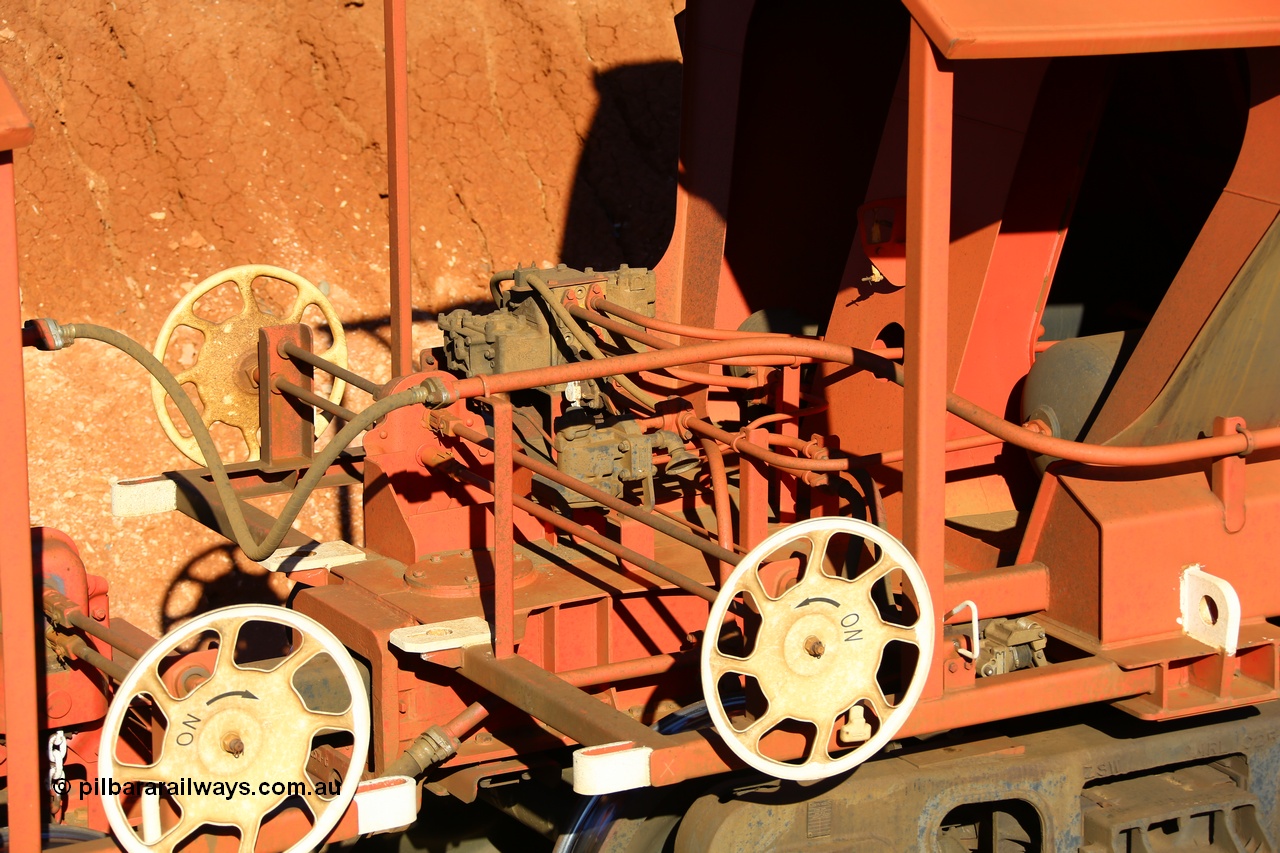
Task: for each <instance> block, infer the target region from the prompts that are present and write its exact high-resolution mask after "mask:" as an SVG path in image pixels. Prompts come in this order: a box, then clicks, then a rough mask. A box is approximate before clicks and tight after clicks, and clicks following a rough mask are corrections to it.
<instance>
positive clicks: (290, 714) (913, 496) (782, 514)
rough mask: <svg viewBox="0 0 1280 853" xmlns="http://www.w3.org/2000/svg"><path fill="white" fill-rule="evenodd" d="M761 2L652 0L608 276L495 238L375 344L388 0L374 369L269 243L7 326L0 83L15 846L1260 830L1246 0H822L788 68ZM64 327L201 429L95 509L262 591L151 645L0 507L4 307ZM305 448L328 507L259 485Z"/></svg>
mask: <svg viewBox="0 0 1280 853" xmlns="http://www.w3.org/2000/svg"><path fill="white" fill-rule="evenodd" d="M805 14H807V12H806V11H805V10H803V9H801V8H799V7H795V6H790V5H788V4H777V3H774V4H767V3H764V2H759V3H755V4H753V3H750V2H741V3H733V2H721V0H698V2H692V0H691V2H690V3H689V7H688V9H687V10H685V11H683V12H682V13H681V14H680V15H679V16H678V22H677V23H678V26H679V27H680V32H681V38H682V46H683V49H684V54H685V58H684V70H683V73H684V82H683V95H684V107H683V125H682V129H681V138H682V145H681V161H680V171H679V174H680V183H679V188H678V191H677V192H676V197H675V215H674V222H675V225H674V229H673V233H672V236H671V240H670V244H669V246H668V248H667V251H666V253H665V255H664V256H663V257H662V258H661V261H660V262H658V263H657V264H656V265H655V266H654V267H653V268H652V269H647V268H639V267H620V268H618V269H615V270H607V271H599V270H595V269H591V268H585V269H582V270H578V269H571V268H568V267H565V266H560V267H555V268H541V267H525V266H520V265H517V264H511V266H512V268H511V269H508V270H504V271H502V272H498V273H496V274H495V275H494V276H493V277H492V279H491V280H490V282H489V285H490V289H491V291H492V304H491V305H486V306H484V307H483V308H477V307H472V308H470V309H456V310H453V311H450V312H448V313H446V314H442V315H441V316H440V317H439V327H440V330H441V333H442V336H443V338H442V343H441V345H439V346H436V347H432V348H429V349H426V350H423V351H421V352H417V353H415V352H412V351H411V350H412V347H411V335H410V323H411V320H412V311H411V308H412V306H411V300H410V299H409V289H408V282H409V277H408V270H409V266H408V257H407V246H408V242H407V235H408V233H409V224H410V222H409V218H408V204H407V200H408V199H407V187H408V181H407V172H406V165H405V160H404V151H405V145H406V143H407V136H406V135H405V110H406V103H407V102H406V100H405V98H404V94H405V91H406V90H405V82H404V81H405V67H404V52H403V45H404V31H405V30H404V6H403V2H388V3H387V6H386V15H387V24H388V26H387V31H388V33H389V35H390V38H389V41H388V46H389V50H388V73H387V78H388V92H389V93H390V96H389V98H388V103H389V105H390V107H391V109H390V110H389V116H390V118H389V127H390V134H389V136H390V139H391V141H392V144H391V146H390V153H391V157H390V164H389V166H390V176H391V191H390V192H391V196H390V209H391V218H392V222H391V225H392V227H391V235H392V275H391V279H392V282H391V283H392V288H391V294H390V307H391V330H392V359H393V366H392V372H393V377H394V378H392V379H391V381H389V382H387V383H385V384H383V383H379V382H374V381H372V380H370V379H369V378H367V375H366V373H362V372H361V367H360V365H357V364H348V359H347V357H346V347H345V345H344V336H343V330H342V321H341V318H340V317H338V316H337V314H336V312H335V311H334V310H333V308H332V306H331V305H329V303H328V301H327V299H326V297H325V296H324V295H323V294H322V293H321V291H320V290H318V289H317V288H316V287H315V286H313V285H312V284H311V283H310V282H308V281H306V280H305V279H303V278H301V277H300V276H298V275H296V274H295V273H293V272H290V271H288V270H284V269H281V268H278V267H274V266H264V265H259V266H242V267H236V268H233V269H228V270H225V271H223V272H220V273H217V274H214V275H212V276H210V277H209V278H208V279H207V280H205V281H204V283H203V284H201V285H199V286H197V287H196V288H195V289H194V290H192V291H191V292H190V293H189V294H188V295H187V296H186V297H184V298H183V299H182V300H181V302H179V304H178V305H177V307H176V308H175V309H174V310H173V313H172V314H171V315H170V317H169V320H168V322H167V323H166V324H165V325H164V327H163V328H162V329H161V331H160V333H159V338H158V340H157V341H156V342H155V344H154V345H149V344H148V345H144V344H140V343H138V342H136V341H133V340H131V339H129V338H127V337H125V336H124V335H122V334H120V333H118V332H115V331H113V330H111V329H108V328H104V327H101V326H97V325H92V324H85V323H77V322H76V321H75V320H76V318H74V317H59V318H56V319H49V318H35V319H27V318H23V317H22V316H20V312H19V299H18V279H17V268H16V257H17V249H16V242H15V240H16V238H15V223H14V199H13V193H14V184H13V163H14V156H15V155H14V154H13V153H12V151H13V150H15V149H20V148H21V147H22V146H23V145H25V144H26V143H27V142H28V141H29V140H30V136H31V128H30V127H29V125H28V123H27V122H26V120H25V118H24V117H23V114H22V111H21V108H20V107H19V106H18V105H17V103H16V101H14V100H13V99H12V97H10V96H8V95H7V93H6V90H4V89H3V88H0V96H3V97H0V119H2V121H0V148H3V149H4V150H5V151H7V152H10V153H5V154H3V155H0V217H2V218H3V221H0V239H2V240H3V241H4V242H3V245H0V289H2V290H3V298H2V299H0V311H2V312H3V313H2V314H0V359H3V361H2V363H0V374H2V375H3V377H4V381H3V382H0V395H2V396H3V409H4V411H5V412H6V414H7V417H5V418H3V419H0V446H3V447H5V448H8V450H6V451H5V454H4V463H3V464H4V467H3V488H2V489H0V537H2V538H3V541H4V542H5V544H6V554H5V557H4V561H3V573H2V581H3V587H2V595H3V628H4V630H3V666H4V681H3V684H4V686H3V695H4V701H3V717H2V718H0V720H2V721H3V723H2V726H3V727H2V730H3V733H4V747H3V750H4V752H3V753H0V754H2V755H3V761H0V773H3V774H4V776H3V778H4V780H5V788H4V801H3V807H4V808H5V809H6V810H7V824H8V830H7V835H6V836H5V839H6V842H7V844H8V846H9V848H10V849H12V850H13V851H33V850H37V849H40V848H41V846H42V845H43V844H53V843H55V842H69V841H70V842H75V843H77V844H79V845H80V849H83V850H90V849H93V850H101V849H115V848H116V847H119V848H122V849H125V850H128V851H131V853H142V851H165V853H168V851H174V850H180V849H181V850H195V849H201V850H203V849H205V848H206V846H207V847H208V849H228V850H230V849H238V850H240V851H243V853H248V851H255V850H264V851H265V850H273V851H275V850H285V849H288V850H291V851H292V850H307V849H312V848H315V847H317V846H319V845H321V844H322V843H324V842H326V841H338V840H343V839H353V838H356V837H357V836H366V835H374V834H378V833H386V832H390V831H398V830H404V829H406V828H409V827H413V828H412V829H410V830H409V831H410V832H411V833H414V834H417V835H418V836H420V837H422V836H427V837H429V836H430V833H431V832H432V831H433V829H432V828H433V827H434V826H436V825H437V819H436V817H435V815H436V814H442V813H444V812H446V811H448V809H449V808H450V806H449V804H450V803H451V802H454V801H460V802H461V803H474V802H477V801H482V802H483V803H487V804H488V805H490V806H493V807H495V808H497V809H499V810H500V811H502V812H505V813H506V815H507V816H508V817H513V818H515V819H516V820H519V821H521V822H523V823H524V824H526V825H527V826H529V827H531V828H533V829H534V830H535V831H536V832H538V833H540V834H541V835H542V836H546V838H547V839H549V841H548V843H550V840H554V843H555V844H556V845H557V849H558V850H564V851H569V850H573V851H584V850H607V851H638V850H658V849H674V850H677V851H702V850H798V849H801V848H804V849H806V850H850V849H856V850H885V851H901V850H948V851H968V850H1037V849H1043V850H1077V849H1079V850H1087V851H1112V850H1115V851H1130V850H1134V851H1136V850H1157V849H1169V848H1171V847H1177V848H1178V849H1213V850H1247V851H1262V850H1274V849H1277V848H1276V846H1275V845H1277V844H1280V707H1278V706H1277V704H1276V703H1274V702H1273V701H1272V700H1274V699H1276V698H1277V695H1278V691H1280V651H1278V649H1280V627H1277V623H1280V583H1277V581H1276V577H1277V559H1278V558H1277V554H1278V553H1280V533H1277V531H1280V458H1278V452H1277V448H1280V218H1277V213H1278V212H1280V141H1278V140H1280V12H1278V11H1277V8H1276V6H1275V4H1274V2H1272V0H1219V2H1214V3H1204V2H1193V0H1134V1H1133V2H1129V3H1114V4H1097V3H1083V2H1081V3H1074V4H1071V3H1010V2H1005V0H964V2H960V0H907V1H906V4H905V8H904V7H902V6H899V5H896V4H892V3H879V2H867V3H860V4H856V5H855V6H854V7H853V10H852V11H850V12H849V13H848V14H849V15H850V16H851V20H852V21H853V22H854V24H855V25H856V26H854V27H853V29H852V30H851V32H853V33H854V35H853V36H851V37H850V38H849V39H848V40H847V41H846V42H845V43H844V45H843V47H844V49H843V50H838V51H831V50H827V51H826V53H825V54H824V55H823V56H819V57H816V58H815V56H814V52H813V51H811V50H809V49H808V48H807V42H806V41H805V39H804V38H800V37H793V36H795V34H796V33H797V32H802V27H800V26H799V24H798V23H797V22H798V21H799V22H801V23H802V22H803V16H804V15H805ZM796 69H800V72H805V73H807V72H809V71H813V72H815V73H814V74H813V75H812V77H811V78H810V79H806V78H805V77H804V74H803V73H800V72H797V70H796ZM833 69H839V70H840V73H839V74H837V73H835V72H834V71H833ZM817 72H822V73H817ZM777 75H782V76H781V77H778V76H777ZM779 79H781V80H783V82H784V83H785V85H779V84H778V83H777V81H778V80H779ZM833 116H834V117H835V118H833ZM815 152H819V153H815ZM17 156H19V157H20V156H21V154H20V153H19V154H18V155H17ZM673 167H674V164H673ZM268 260H269V259H268ZM264 282H265V283H270V284H272V285H273V286H279V287H284V288H286V289H287V292H288V293H289V294H290V298H289V299H288V300H286V303H285V304H286V307H285V308H284V309H282V310H278V311H275V312H271V311H268V310H266V309H264V308H263V306H262V305H261V304H259V303H258V301H257V298H256V297H255V293H256V292H257V291H258V288H259V287H260V286H261V285H262V284H263V283H264ZM218 289H221V290H223V291H224V292H227V293H230V294H232V301H233V302H234V303H235V305H236V307H235V308H234V309H231V310H230V312H229V313H227V314H225V315H224V316H218V317H211V316H209V315H208V314H207V312H204V313H202V311H201V309H200V306H199V305H198V302H199V300H200V299H202V298H203V297H204V296H206V295H207V294H209V293H212V292H214V291H215V290H218ZM311 307H317V308H319V309H320V312H319V313H320V314H322V315H323V320H322V321H321V322H319V324H318V325H313V324H308V323H304V322H302V320H303V315H304V313H305V312H306V311H307V310H308V309H309V308H311ZM24 319H26V322H25V323H24V322H23V320H24ZM182 330H185V332H183V331H182ZM180 333H184V334H187V335H195V336H197V340H198V341H199V344H200V346H199V353H198V357H197V358H196V360H195V363H194V364H193V365H192V366H190V367H187V368H185V369H183V370H181V371H179V372H177V373H175V372H173V371H171V370H170V368H169V367H168V366H167V363H166V353H167V351H168V347H169V344H170V342H171V341H172V340H173V339H174V338H175V336H177V335H179V334H180ZM72 344H75V345H77V347H114V348H116V349H119V350H121V351H123V352H124V353H126V354H127V355H128V356H130V357H131V358H132V359H133V360H135V361H136V363H137V369H138V370H139V371H147V372H148V373H149V374H150V376H151V379H152V380H153V391H154V394H153V402H154V404H155V409H156V411H157V413H158V415H159V416H160V418H161V421H162V423H163V425H164V427H165V430H166V432H167V433H168V434H169V435H170V436H171V437H172V438H173V439H174V441H175V443H176V444H177V445H178V447H179V448H180V449H181V450H182V451H183V453H185V454H186V455H187V456H188V457H190V458H191V460H193V463H194V464H195V465H197V466H199V467H191V468H187V469H185V470H181V471H172V472H168V473H164V474H161V475H158V476H154V477H147V478H143V479H137V480H128V481H122V482H121V483H119V484H118V485H117V486H116V487H115V493H114V495H113V501H114V506H115V511H116V512H117V513H122V514H132V515H138V514H144V513H164V512H170V513H172V512H174V511H176V512H178V513H183V514H185V515H186V516H189V517H190V519H193V520H194V521H195V522H198V523H200V524H203V525H206V526H208V527H211V528H213V529H214V530H216V531H218V532H220V533H221V534H223V535H224V536H225V537H226V538H227V539H228V540H230V541H231V542H232V543H234V545H235V546H237V547H238V548H239V549H241V550H242V551H243V552H244V554H245V555H246V556H247V557H248V558H249V559H251V560H255V561H259V562H261V563H262V564H263V565H264V566H266V567H267V568H268V569H269V570H270V571H273V572H279V573H283V574H284V575H286V576H287V577H288V579H289V580H290V581H291V582H292V589H293V592H292V594H291V595H290V597H289V600H288V604H287V606H281V607H275V606H265V605H243V606H236V607H230V608H225V609H218V610H214V611H211V612H206V613H200V614H198V615H197V616H196V617H195V618H193V619H191V620H190V621H188V622H186V623H184V624H182V625H181V626H180V627H178V628H176V629H174V630H173V631H171V632H170V633H169V634H167V635H165V636H163V637H159V638H157V637H152V636H149V635H147V634H146V633H144V632H143V631H141V630H140V629H138V628H136V627H134V626H132V625H130V624H129V623H127V622H126V621H124V620H122V619H120V618H117V617H113V616H112V615H111V607H110V595H111V592H112V591H111V590H109V589H108V587H107V584H106V582H105V580H104V579H103V578H102V577H100V576H99V575H97V574H95V566H94V564H93V559H91V558H89V559H86V558H85V557H84V556H82V555H81V553H80V552H79V550H78V548H77V546H76V543H75V541H74V540H73V538H72V537H70V536H68V535H66V534H64V533H61V532H59V531H57V530H54V529H52V528H35V529H32V528H31V527H30V523H29V517H30V516H29V508H28V506H27V493H26V486H25V484H26V472H27V468H26V461H25V457H24V456H23V454H22V452H21V450H20V448H23V447H24V446H25V443H24V442H25V435H24V427H23V418H22V416H21V413H22V411H23V408H22V407H23V394H22V382H21V370H22V360H21V359H22V353H21V349H22V347H33V348H35V349H37V350H57V349H61V348H64V347H68V346H71V345H72ZM347 387H354V388H358V389H361V390H363V391H365V392H367V394H368V395H370V396H371V397H372V399H373V402H372V403H371V404H370V405H368V406H367V407H365V408H363V409H361V410H359V411H356V410H353V409H352V408H348V407H347V405H346V404H345V403H346V401H347V398H346V396H345V394H344V389H345V388H347ZM189 391H191V392H193V393H188V392H189ZM140 405H145V404H144V403H141V402H140ZM215 423H222V424H225V425H228V426H230V427H232V428H234V429H237V430H239V432H240V434H241V435H242V436H243V439H244V443H245V455H247V461H242V462H236V463H234V464H233V463H228V462H225V461H224V460H223V459H222V458H220V455H219V450H218V447H217V446H216V445H215V443H214V441H213V440H212V438H211V435H210V427H211V426H212V425H213V424H215ZM338 486H357V487H359V488H360V490H361V494H362V501H363V531H364V533H363V540H362V541H361V542H358V543H357V542H346V541H332V542H316V541H312V540H311V539H309V538H308V537H307V536H304V535H303V534H301V533H300V532H298V531H297V530H296V529H294V527H293V522H294V520H295V519H296V518H297V515H298V513H299V511H300V509H301V508H302V507H303V505H304V504H305V503H306V501H307V500H308V498H309V497H310V496H311V495H312V494H313V493H315V492H316V490H318V489H328V488H333V487H338ZM266 495H282V496H287V500H284V499H281V500H283V502H277V503H276V504H273V506H278V507H280V509H279V510H278V511H277V512H273V513H267V512H266V511H264V510H263V509H262V508H260V507H259V506H256V505H254V504H250V503H248V502H247V501H248V499H250V498H258V497H262V496H266ZM105 514H106V510H105V509H104V517H105ZM173 523H174V524H189V523H190V521H187V520H174V522H173ZM28 542H29V543H30V547H28V544H27V543H28ZM477 808H479V806H478V807H477ZM501 820H507V818H501ZM415 825H416V826H415Z"/></svg>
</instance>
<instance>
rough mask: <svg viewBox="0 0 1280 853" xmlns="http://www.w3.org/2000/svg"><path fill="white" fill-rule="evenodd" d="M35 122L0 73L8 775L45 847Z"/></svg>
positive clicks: (25, 838) (27, 825)
mask: <svg viewBox="0 0 1280 853" xmlns="http://www.w3.org/2000/svg"><path fill="white" fill-rule="evenodd" d="M31 136H32V133H31V123H30V122H29V121H28V120H27V117H26V115H25V114H24V113H23V111H22V108H21V107H20V106H19V105H18V103H17V101H16V100H15V99H14V97H13V94H12V93H11V92H10V91H9V86H8V83H7V82H5V81H4V78H2V77H0V411H3V412H4V417H0V483H3V484H4V488H2V489H0V542H4V543H5V558H4V562H3V564H0V618H2V619H3V622H4V631H3V632H0V634H2V640H3V658H4V712H5V744H6V746H5V748H6V750H7V753H8V762H7V763H8V767H7V768H6V771H7V774H8V777H9V788H8V791H9V849H10V850H11V851H13V853H31V851H35V850H39V849H40V827H41V824H42V822H43V821H42V814H41V812H42V805H41V803H42V801H43V796H42V793H41V784H40V778H41V773H40V763H41V755H40V753H41V749H40V718H41V716H42V713H41V709H40V708H38V707H37V705H36V702H37V699H38V697H39V689H38V688H39V677H40V671H39V669H38V667H37V664H38V659H37V656H36V643H37V642H38V638H39V637H40V632H38V631H37V630H36V613H37V612H38V607H37V605H36V599H35V583H34V579H33V574H32V567H31V546H30V542H31V514H30V513H31V509H30V506H29V496H28V489H27V412H26V400H25V397H24V393H23V377H22V310H21V303H20V300H19V296H18V224H17V220H16V215H15V208H14V181H13V149H14V148H18V147H20V146H23V145H26V144H28V143H29V142H30V141H31Z"/></svg>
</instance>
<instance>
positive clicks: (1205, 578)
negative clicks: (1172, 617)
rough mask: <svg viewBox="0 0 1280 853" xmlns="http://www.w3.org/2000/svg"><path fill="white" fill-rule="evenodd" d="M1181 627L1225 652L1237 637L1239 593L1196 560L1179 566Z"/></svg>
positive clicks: (1233, 646) (1233, 648) (1230, 652)
mask: <svg viewBox="0 0 1280 853" xmlns="http://www.w3.org/2000/svg"><path fill="white" fill-rule="evenodd" d="M1180 598H1181V602H1182V618H1180V619H1179V620H1178V621H1179V622H1181V623H1182V631H1183V633H1185V634H1186V635H1187V636H1188V637H1190V638H1191V639H1193V640H1199V641H1200V642H1202V643H1204V644H1205V645H1207V646H1213V647H1214V648H1215V649H1218V650H1219V651H1221V652H1224V653H1226V654H1227V655H1228V656H1230V655H1234V654H1235V653H1236V646H1237V644H1238V643H1239V641H1240V596H1238V595H1236V591H1235V589H1234V588H1233V587H1232V586H1231V584H1230V583H1229V582H1227V581H1225V580H1223V579H1222V578H1219V577H1215V576H1214V575H1211V574H1209V573H1208V572H1206V571H1204V567H1203V566H1201V565H1200V564H1199V563H1196V564H1194V565H1190V566H1187V567H1186V568H1184V569H1183V570H1182V583H1181V596H1180Z"/></svg>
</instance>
